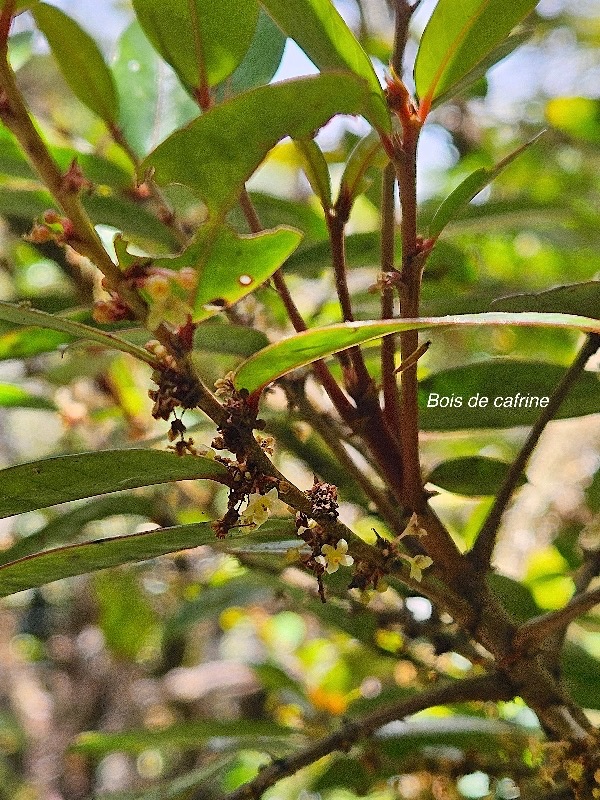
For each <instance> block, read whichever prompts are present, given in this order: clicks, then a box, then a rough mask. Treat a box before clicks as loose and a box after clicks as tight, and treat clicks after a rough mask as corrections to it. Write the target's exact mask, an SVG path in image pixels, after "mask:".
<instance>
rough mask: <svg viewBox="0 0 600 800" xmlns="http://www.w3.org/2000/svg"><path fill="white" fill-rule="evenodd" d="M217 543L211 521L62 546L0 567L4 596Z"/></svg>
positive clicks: (2, 594)
mask: <svg viewBox="0 0 600 800" xmlns="http://www.w3.org/2000/svg"><path fill="white" fill-rule="evenodd" d="M138 485H139V484H138ZM214 541H215V532H214V531H213V529H212V528H211V525H210V523H209V522H204V523H199V524H197V525H180V526H178V527H176V528H163V529H160V530H156V531H146V532H144V533H134V534H131V535H130V536H114V537H112V538H110V539H98V540H97V541H94V542H86V543H85V544H73V545H69V546H68V547H59V548H57V549H56V550H48V551H47V552H45V553H40V554H39V555H34V556H29V557H28V558H23V559H20V560H19V561H12V562H10V563H9V564H4V565H3V566H0V597H7V596H8V595H10V594H15V592H22V591H24V590H25V589H32V588H34V587H36V586H43V585H44V584H46V583H51V582H52V581H58V580H62V579H63V578H72V577H73V576H75V575H84V574H86V573H88V572H95V571H97V570H99V569H107V568H108V567H117V566H120V565H121V564H129V563H131V562H138V561H147V560H148V559H151V558H157V557H158V556H162V555H166V554H167V553H177V552H179V551H180V550H188V549H190V548H192V547H199V546H200V545H203V544H212V543H213V542H214Z"/></svg>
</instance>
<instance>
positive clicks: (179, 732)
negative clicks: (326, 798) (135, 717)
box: [71, 719, 294, 758]
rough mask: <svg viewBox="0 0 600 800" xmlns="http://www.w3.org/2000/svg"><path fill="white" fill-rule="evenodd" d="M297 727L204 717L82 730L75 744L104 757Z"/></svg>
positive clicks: (283, 733) (82, 750)
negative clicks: (138, 726)
mask: <svg viewBox="0 0 600 800" xmlns="http://www.w3.org/2000/svg"><path fill="white" fill-rule="evenodd" d="M293 730H294V729H293V728H284V727H283V726H282V725H277V724H276V723H275V722H269V721H268V720H255V719H236V720H203V721H202V722H187V723H180V724H178V725H171V726H169V727H168V728H162V729H160V730H147V729H140V730H133V731H123V732H120V733H101V732H99V731H86V732H85V733H81V734H79V736H78V737H77V739H75V742H74V743H73V745H72V746H71V750H74V751H75V752H76V753H83V754H84V755H87V756H93V757H94V758H102V757H103V756H105V755H107V754H108V753H111V752H114V751H115V750H118V751H120V752H125V753H141V752H142V751H143V750H148V749H149V748H154V747H176V748H178V749H188V748H190V749H197V748H200V747H201V746H202V743H203V742H205V741H206V739H212V738H214V737H222V736H227V737H232V738H235V739H238V738H243V737H248V736H253V737H256V738H258V737H262V736H269V737H271V736H289V735H290V733H292V732H293Z"/></svg>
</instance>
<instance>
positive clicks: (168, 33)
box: [133, 0, 258, 93]
mask: <svg viewBox="0 0 600 800" xmlns="http://www.w3.org/2000/svg"><path fill="white" fill-rule="evenodd" d="M133 8H134V10H135V13H136V15H137V18H138V20H139V22H140V25H141V26H142V28H143V29H144V32H145V33H146V36H147V37H148V39H150V41H151V42H152V44H153V45H154V47H155V48H156V50H157V51H158V52H159V53H160V55H161V56H162V57H163V58H164V59H165V61H166V62H167V63H169V64H170V65H171V66H172V67H173V69H174V70H175V72H176V73H177V75H178V77H179V79H180V80H181V82H182V83H183V85H184V86H185V87H186V88H187V89H189V90H190V91H191V92H192V93H198V92H203V91H204V92H206V89H207V88H208V87H210V86H215V85H216V84H217V83H219V82H220V81H222V80H224V79H225V78H227V77H228V76H229V75H231V73H232V72H233V71H234V70H235V68H236V67H237V66H238V64H239V63H240V62H241V60H242V59H243V57H244V55H245V54H246V51H247V50H248V48H249V47H250V43H251V41H252V37H253V36H254V29H255V28H256V23H257V20H258V2H257V0H133Z"/></svg>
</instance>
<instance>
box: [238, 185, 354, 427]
mask: <svg viewBox="0 0 600 800" xmlns="http://www.w3.org/2000/svg"><path fill="white" fill-rule="evenodd" d="M239 203H240V208H241V209H242V212H243V214H244V217H245V218H246V222H247V223H248V227H249V228H250V230H251V231H252V233H260V232H261V231H262V230H264V228H263V225H262V223H261V221H260V218H259V216H258V213H257V211H256V208H255V207H254V203H253V202H252V200H251V198H250V195H249V194H248V190H247V189H246V188H245V187H244V189H242V193H241V195H240V200H239ZM273 285H274V286H275V289H276V291H277V294H278V295H279V297H280V299H281V302H282V303H283V305H284V308H285V310H286V312H287V315H288V318H289V320H290V322H291V323H292V325H293V327H294V330H295V331H296V332H297V333H300V332H301V331H305V330H307V325H306V322H305V321H304V318H303V317H302V314H301V313H300V311H299V310H298V306H297V305H296V303H295V302H294V299H293V297H292V295H291V292H290V290H289V288H288V285H287V282H286V280H285V278H284V276H283V271H282V270H281V269H278V270H277V271H276V272H274V273H273ZM312 368H313V372H314V373H315V375H316V376H317V378H318V379H319V381H320V382H321V385H322V386H323V388H324V389H325V391H326V392H327V394H328V396H329V399H330V400H331V402H332V403H333V405H334V407H335V409H336V411H337V412H338V414H339V415H340V416H341V418H342V419H343V420H344V422H346V424H348V425H350V426H351V425H352V424H353V422H354V420H355V417H356V409H355V408H354V406H353V405H352V403H351V402H350V401H349V400H348V398H347V397H346V395H345V394H344V392H343V391H342V390H341V389H340V387H339V386H338V384H337V381H336V380H335V378H334V377H333V375H332V374H331V372H330V371H329V368H328V367H327V365H326V364H325V362H324V361H323V360H319V361H315V363H314V364H313V365H312Z"/></svg>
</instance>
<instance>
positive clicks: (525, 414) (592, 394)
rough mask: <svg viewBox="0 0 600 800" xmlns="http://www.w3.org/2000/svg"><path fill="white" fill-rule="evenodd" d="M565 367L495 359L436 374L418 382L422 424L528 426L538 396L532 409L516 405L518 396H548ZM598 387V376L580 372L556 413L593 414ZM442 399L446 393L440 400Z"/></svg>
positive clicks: (558, 416)
mask: <svg viewBox="0 0 600 800" xmlns="http://www.w3.org/2000/svg"><path fill="white" fill-rule="evenodd" d="M565 371H566V370H565V369H564V368H563V367H560V366H558V365H557V364H547V363H542V362H536V361H518V360H516V359H515V360H512V359H497V360H492V361H481V362H478V363H476V364H470V365H469V366H465V367H456V368H454V369H449V370H446V371H444V372H438V373H435V374H433V375H430V376H429V377H428V378H426V379H425V380H424V381H422V382H421V384H420V386H419V419H420V423H421V427H422V429H423V430H430V431H431V430H435V431H457V430H465V429H473V428H482V429H483V428H512V427H515V426H517V425H532V424H533V423H534V422H535V420H536V419H537V418H538V416H539V414H540V410H541V407H540V406H539V405H537V402H536V401H534V402H533V403H532V406H531V408H526V407H525V406H524V405H522V406H521V407H518V403H519V398H527V397H533V398H544V397H550V395H551V394H552V392H553V391H554V388H555V387H556V385H557V384H558V383H559V381H560V380H561V379H562V377H563V376H564V374H565ZM598 390H599V383H598V377H597V375H596V374H595V373H593V372H584V373H583V375H581V376H580V378H579V379H578V380H577V382H576V383H575V385H574V386H573V387H572V388H571V390H570V392H569V394H568V395H567V397H566V398H565V400H564V402H563V403H562V405H561V407H560V408H559V410H558V413H557V414H556V415H555V418H556V419H566V418H568V417H578V416H583V415H585V414H595V413H597V412H598ZM440 398H447V400H446V401H444V405H442V404H441V401H440ZM453 398H454V400H453ZM459 398H460V405H459ZM485 398H487V402H485ZM521 402H522V403H524V402H525V401H521ZM495 403H496V404H497V405H494V404H495ZM505 403H507V405H504V404H505ZM510 404H512V407H511V405H510Z"/></svg>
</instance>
